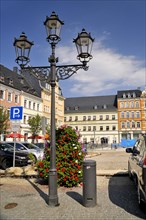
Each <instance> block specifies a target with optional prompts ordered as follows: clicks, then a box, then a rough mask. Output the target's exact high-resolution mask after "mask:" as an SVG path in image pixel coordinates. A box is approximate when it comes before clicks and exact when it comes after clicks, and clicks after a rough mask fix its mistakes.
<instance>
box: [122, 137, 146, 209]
mask: <svg viewBox="0 0 146 220" xmlns="http://www.w3.org/2000/svg"><path fill="white" fill-rule="evenodd" d="M126 152H127V153H131V155H130V157H129V160H128V173H129V177H130V178H131V179H133V180H134V182H135V184H136V187H137V194H138V203H139V206H140V207H141V208H144V207H145V208H146V136H141V138H140V139H139V140H137V141H136V143H135V146H134V147H133V148H127V149H126Z"/></svg>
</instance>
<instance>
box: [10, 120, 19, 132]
mask: <svg viewBox="0 0 146 220" xmlns="http://www.w3.org/2000/svg"><path fill="white" fill-rule="evenodd" d="M11 125H12V126H11V128H12V132H19V131H20V121H19V120H17V121H16V120H15V121H12V123H11Z"/></svg>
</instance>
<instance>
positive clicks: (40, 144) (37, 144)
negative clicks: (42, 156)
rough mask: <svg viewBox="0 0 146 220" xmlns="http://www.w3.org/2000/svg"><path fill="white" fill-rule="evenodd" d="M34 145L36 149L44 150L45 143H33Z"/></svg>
mask: <svg viewBox="0 0 146 220" xmlns="http://www.w3.org/2000/svg"><path fill="white" fill-rule="evenodd" d="M35 145H36V146H37V147H39V148H40V149H43V150H44V149H45V146H46V144H45V143H35Z"/></svg>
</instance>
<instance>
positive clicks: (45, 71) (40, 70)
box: [21, 64, 88, 82]
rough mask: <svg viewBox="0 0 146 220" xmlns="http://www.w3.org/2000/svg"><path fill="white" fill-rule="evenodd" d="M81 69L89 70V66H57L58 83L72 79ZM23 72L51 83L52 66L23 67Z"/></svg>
mask: <svg viewBox="0 0 146 220" xmlns="http://www.w3.org/2000/svg"><path fill="white" fill-rule="evenodd" d="M79 69H84V70H85V71H87V70H88V66H87V65H84V64H83V65H61V66H56V81H59V80H65V79H68V78H69V77H71V76H72V75H73V74H74V73H77V71H78V70H79ZM21 71H22V72H23V73H24V72H25V73H29V74H32V75H33V76H34V77H36V78H37V79H38V80H40V81H47V82H50V81H51V74H50V71H51V66H37V67H35V66H34V67H32V66H30V65H29V66H27V67H23V68H22V69H21Z"/></svg>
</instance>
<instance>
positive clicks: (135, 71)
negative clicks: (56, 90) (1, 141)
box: [0, 0, 146, 97]
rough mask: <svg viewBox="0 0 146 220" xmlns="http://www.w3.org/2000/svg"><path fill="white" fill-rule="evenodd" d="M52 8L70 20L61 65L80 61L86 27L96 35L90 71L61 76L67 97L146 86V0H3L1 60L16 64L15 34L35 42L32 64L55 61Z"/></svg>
mask: <svg viewBox="0 0 146 220" xmlns="http://www.w3.org/2000/svg"><path fill="white" fill-rule="evenodd" d="M52 11H55V12H56V14H58V16H59V18H60V19H61V20H63V21H64V25H63V27H62V32H61V41H60V42H59V43H58V45H57V48H56V56H57V57H59V63H58V65H59V64H60V65H62V64H78V63H79V61H78V60H77V59H76V56H77V51H76V48H75V45H74V44H73V42H72V41H73V38H76V36H77V34H78V33H79V32H81V30H82V28H85V29H86V31H87V32H90V33H91V35H92V37H93V38H95V42H94V44H93V52H92V55H93V59H92V60H91V61H90V62H89V70H88V71H83V70H80V71H78V73H77V74H75V75H73V76H72V77H71V78H70V79H68V80H64V81H60V86H61V88H62V91H63V95H64V97H81V96H94V95H107V94H108V95H109V94H110V95H112V94H116V93H117V90H123V89H124V90H125V89H136V88H137V87H141V89H142V90H143V89H144V86H145V85H146V1H145V0H83V1H82V0H1V25H0V38H1V41H0V44H1V45H0V48H1V64H3V65H4V66H6V67H8V68H10V69H13V67H14V66H16V63H15V50H14V47H13V41H14V37H16V38H18V37H19V36H20V34H21V32H22V31H24V32H25V33H26V35H27V37H28V39H29V40H31V41H34V46H33V47H32V50H31V54H30V59H31V61H30V63H31V65H32V66H41V65H42V66H43V65H45V66H46V65H49V63H48V57H49V55H50V52H51V49H50V45H49V44H48V42H47V41H46V31H45V27H44V25H43V22H44V21H45V19H46V16H50V15H51V13H52Z"/></svg>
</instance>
